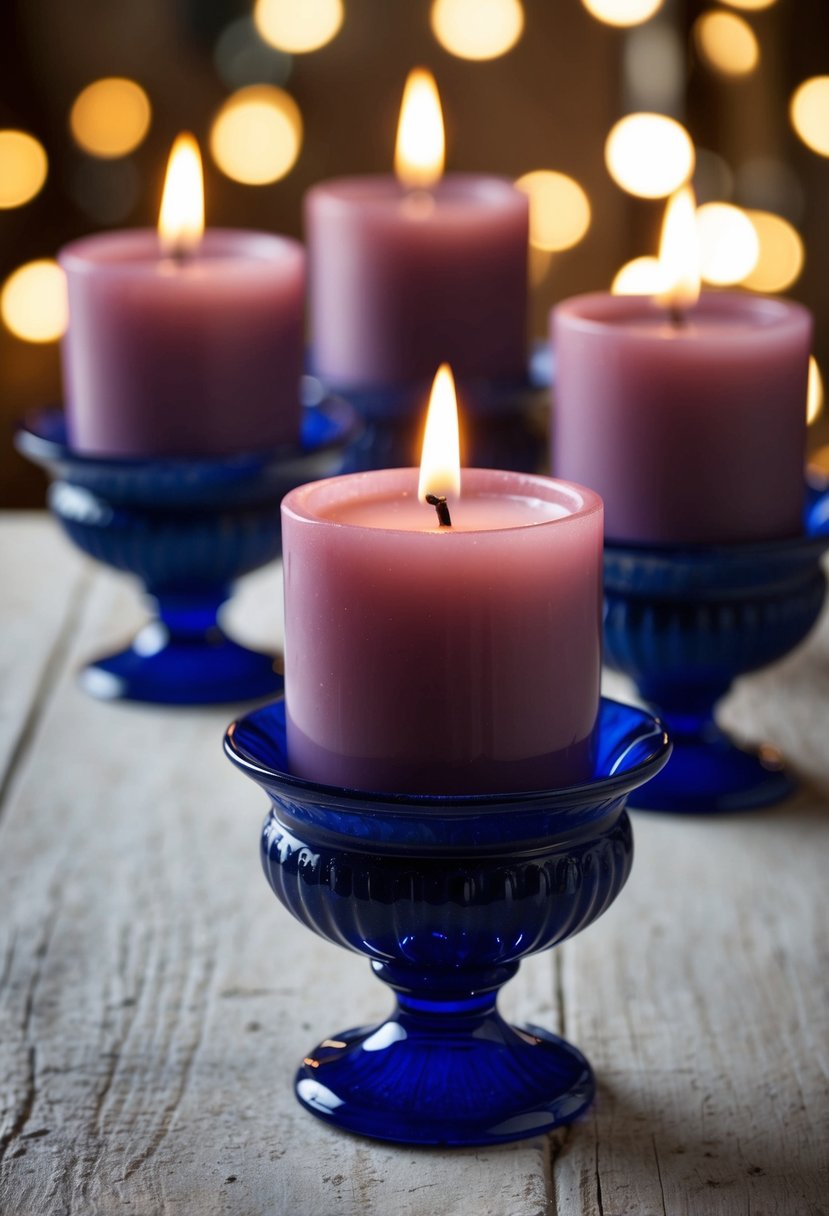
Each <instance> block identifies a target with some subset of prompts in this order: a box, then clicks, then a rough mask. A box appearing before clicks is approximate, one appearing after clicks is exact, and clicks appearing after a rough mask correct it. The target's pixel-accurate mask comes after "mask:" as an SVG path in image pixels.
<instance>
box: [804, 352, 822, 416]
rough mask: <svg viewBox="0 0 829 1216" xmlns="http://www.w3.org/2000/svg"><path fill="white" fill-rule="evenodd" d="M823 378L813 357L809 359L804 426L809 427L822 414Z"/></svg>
mask: <svg viewBox="0 0 829 1216" xmlns="http://www.w3.org/2000/svg"><path fill="white" fill-rule="evenodd" d="M823 402H824V392H823V376H822V375H821V374H820V367H819V366H818V361H817V359H816V358H815V356H814V355H810V357H809V387H808V389H807V390H806V424H807V426H811V425H812V423H813V422H816V421H817V420H818V418H819V417H820V415H821V414H822V413H823Z"/></svg>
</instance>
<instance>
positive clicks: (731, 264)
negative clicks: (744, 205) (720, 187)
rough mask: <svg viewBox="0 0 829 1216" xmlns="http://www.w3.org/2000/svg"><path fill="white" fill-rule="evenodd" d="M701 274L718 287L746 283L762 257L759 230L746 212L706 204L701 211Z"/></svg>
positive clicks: (699, 222)
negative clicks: (760, 256)
mask: <svg viewBox="0 0 829 1216" xmlns="http://www.w3.org/2000/svg"><path fill="white" fill-rule="evenodd" d="M697 231H698V234H699V252H700V273H701V275H702V278H703V279H704V281H705V282H706V283H712V284H714V285H715V286H717V287H726V286H728V285H729V284H733V283H740V282H742V281H743V280H744V279H745V278H746V277H747V276H748V275H749V274H751V272H752V270H753V269H754V267H755V266H756V265H757V259H758V257H759V255H760V240H759V238H758V236H757V230H756V229H755V227H754V225H753V224H752V222H751V220H750V219H749V217H748V216H747V215H746V213H745V211H742V210H741V209H740V208H739V207H733V206H732V205H731V204H730V203H704V204H703V205H702V207H699V208H698V209H697Z"/></svg>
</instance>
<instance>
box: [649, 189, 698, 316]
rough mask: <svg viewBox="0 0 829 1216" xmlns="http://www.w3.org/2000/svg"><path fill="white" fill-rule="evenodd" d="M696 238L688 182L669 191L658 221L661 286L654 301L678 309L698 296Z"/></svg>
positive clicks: (693, 302) (691, 303) (695, 223)
mask: <svg viewBox="0 0 829 1216" xmlns="http://www.w3.org/2000/svg"><path fill="white" fill-rule="evenodd" d="M699 261H700V258H699V241H698V237H697V206H696V199H695V198H694V192H693V190H692V189H691V187H690V186H683V188H682V189H681V190H677V191H676V192H675V193H674V194H672V195H671V197H670V199H669V201H668V206H667V208H666V211H665V219H664V222H663V224H662V239H661V241H660V244H659V268H660V277H661V279H662V290H661V291H660V292H659V293H658V294H657V295H656V302H657V303H658V304H663V305H664V306H665V307H666V308H671V309H675V310H677V311H682V310H683V309H685V308H691V307H692V306H693V305H694V304H696V302H697V300H698V299H699V290H700V270H699Z"/></svg>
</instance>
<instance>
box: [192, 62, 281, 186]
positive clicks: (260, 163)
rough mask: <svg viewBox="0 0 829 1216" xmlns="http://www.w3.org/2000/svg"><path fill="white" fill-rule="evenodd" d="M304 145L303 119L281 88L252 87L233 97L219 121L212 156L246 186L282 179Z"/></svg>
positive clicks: (213, 132)
mask: <svg viewBox="0 0 829 1216" xmlns="http://www.w3.org/2000/svg"><path fill="white" fill-rule="evenodd" d="M301 146H302V115H301V114H300V112H299V107H298V106H297V104H296V102H295V101H294V99H293V97H291V96H290V94H288V93H286V92H285V91H284V89H280V88H277V86H276V85H268V84H262V85H250V86H249V87H248V88H246V89H239V90H238V91H237V92H236V93H233V94H232V95H231V96H230V97H228V99H227V101H226V102H225V103H224V105H223V106H222V108H221V109H220V110H219V112H218V114H217V115H216V117H215V118H214V120H213V125H212V127H211V130H210V152H211V155H212V156H213V159H214V161H215V162H216V164H217V165H218V167H219V168H220V169H221V171H222V173H224V174H226V175H227V176H228V177H230V178H232V179H233V181H235V182H242V183H243V184H244V185H246V186H264V185H267V184H268V183H269V182H275V181H279V179H280V178H282V177H284V176H285V175H286V173H289V172H290V171H291V169H292V168H293V166H294V164H295V163H296V159H297V157H298V156H299V150H300V148H301Z"/></svg>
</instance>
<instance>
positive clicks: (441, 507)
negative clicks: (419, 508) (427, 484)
mask: <svg viewBox="0 0 829 1216" xmlns="http://www.w3.org/2000/svg"><path fill="white" fill-rule="evenodd" d="M426 501H427V502H428V504H429V506H430V507H434V508H435V510H436V511H437V513H438V523H439V524H440V526H441V528H451V527H452V518H451V516H450V514H449V508H448V506H447V505H446V499H445V497H444V496H443V495H442V494H441V495H440V496H438V495H437V494H427V495H426Z"/></svg>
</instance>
